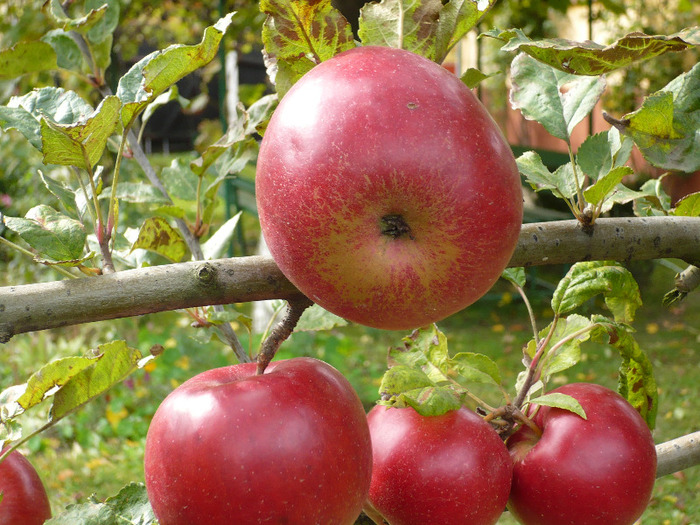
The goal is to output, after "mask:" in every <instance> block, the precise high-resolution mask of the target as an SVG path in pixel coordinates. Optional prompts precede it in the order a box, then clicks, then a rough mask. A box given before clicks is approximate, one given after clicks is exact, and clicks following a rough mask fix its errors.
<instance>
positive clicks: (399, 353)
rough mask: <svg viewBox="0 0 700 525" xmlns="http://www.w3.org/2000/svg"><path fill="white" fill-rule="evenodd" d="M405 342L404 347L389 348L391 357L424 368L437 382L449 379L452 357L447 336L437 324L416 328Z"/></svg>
mask: <svg viewBox="0 0 700 525" xmlns="http://www.w3.org/2000/svg"><path fill="white" fill-rule="evenodd" d="M403 343H404V346H403V348H392V349H391V350H389V358H390V359H393V360H394V361H395V362H396V363H399V364H403V365H406V366H410V367H413V368H416V369H420V370H422V371H423V372H424V373H425V374H426V375H427V376H428V377H429V378H430V380H431V381H433V382H435V383H439V382H441V381H446V380H447V374H448V372H449V357H450V356H449V353H448V351H447V338H446V337H445V334H443V333H442V332H441V331H440V330H438V328H437V326H435V325H431V326H429V327H426V328H421V329H419V330H414V331H413V333H412V334H411V335H409V336H407V337H404V338H403Z"/></svg>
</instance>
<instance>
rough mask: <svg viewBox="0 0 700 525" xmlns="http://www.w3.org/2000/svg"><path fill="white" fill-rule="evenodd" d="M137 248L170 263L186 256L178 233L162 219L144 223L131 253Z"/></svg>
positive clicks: (183, 241)
mask: <svg viewBox="0 0 700 525" xmlns="http://www.w3.org/2000/svg"><path fill="white" fill-rule="evenodd" d="M137 248H142V249H144V250H149V251H152V252H155V253H157V254H160V255H162V256H163V257H166V258H168V259H170V260H171V261H172V262H180V261H182V259H183V258H184V257H185V255H186V254H187V244H186V243H185V240H184V239H183V238H182V235H181V234H180V232H179V231H177V230H176V229H175V228H173V227H172V226H170V224H169V223H168V221H166V220H165V219H164V218H162V217H151V218H149V219H146V220H145V221H144V223H143V224H142V225H141V229H140V230H139V236H138V239H136V242H135V243H134V244H133V246H132V247H131V251H134V250H135V249H137Z"/></svg>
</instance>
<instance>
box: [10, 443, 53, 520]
mask: <svg viewBox="0 0 700 525" xmlns="http://www.w3.org/2000/svg"><path fill="white" fill-rule="evenodd" d="M3 452H4V450H3ZM0 492H2V494H3V497H2V501H0V525H40V524H42V523H44V522H45V521H46V520H48V519H49V518H50V517H51V505H50V503H49V498H48V496H47V495H46V489H45V488H44V484H43V483H42V482H41V478H39V474H37V472H36V470H35V469H34V466H33V465H32V464H31V463H30V462H29V460H27V458H25V457H24V456H23V455H22V454H20V453H19V452H18V451H17V450H14V451H12V452H10V455H9V456H7V457H6V458H5V459H4V460H3V461H2V462H1V463H0Z"/></svg>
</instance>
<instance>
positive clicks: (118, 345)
mask: <svg viewBox="0 0 700 525" xmlns="http://www.w3.org/2000/svg"><path fill="white" fill-rule="evenodd" d="M97 350H98V351H97V354H96V355H97V357H96V359H95V363H94V365H92V366H89V367H87V368H85V369H83V370H81V371H80V372H79V373H78V374H76V375H75V376H73V377H72V378H71V379H69V380H68V381H67V382H66V383H65V384H64V385H63V386H62V387H61V388H59V389H58V390H57V391H56V393H55V394H54V400H53V406H52V407H51V420H52V421H56V420H59V419H61V418H62V417H64V416H65V415H67V414H69V413H70V412H72V411H73V410H75V409H77V408H79V407H81V406H82V405H84V404H85V403H87V402H88V401H90V400H92V399H94V398H96V397H98V396H100V395H102V394H104V393H105V392H107V390H109V389H110V388H112V387H113V386H114V385H116V384H117V383H119V382H121V381H122V380H123V379H124V378H126V377H127V376H128V375H129V374H130V373H131V372H133V371H134V370H135V369H136V368H137V367H138V363H139V361H140V360H141V358H142V357H143V356H142V355H141V352H140V351H139V350H138V349H136V348H130V347H128V346H127V345H126V343H125V342H124V341H113V342H111V343H106V344H103V345H100V346H98V349H97Z"/></svg>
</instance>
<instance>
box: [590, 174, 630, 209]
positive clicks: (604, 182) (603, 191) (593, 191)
mask: <svg viewBox="0 0 700 525" xmlns="http://www.w3.org/2000/svg"><path fill="white" fill-rule="evenodd" d="M633 174H634V170H633V169H632V168H630V167H629V166H618V167H617V168H613V169H612V170H610V172H609V173H608V174H607V175H605V176H603V177H601V178H600V179H598V180H597V181H596V183H595V184H593V185H592V186H589V187H588V188H586V189H585V190H583V196H584V197H585V198H586V201H588V202H590V203H591V204H594V205H595V204H598V203H600V202H602V201H603V200H604V199H605V198H606V197H608V196H609V195H610V194H611V193H612V191H613V190H614V189H615V188H616V187H617V186H618V185H619V184H620V183H621V182H622V179H624V178H625V177H626V176H628V175H633Z"/></svg>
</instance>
